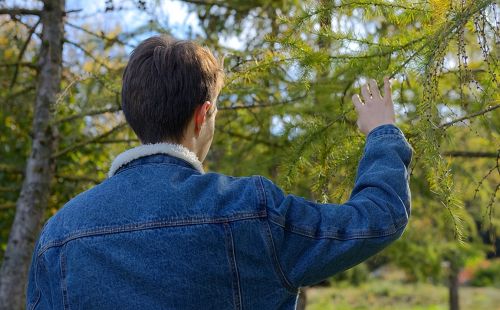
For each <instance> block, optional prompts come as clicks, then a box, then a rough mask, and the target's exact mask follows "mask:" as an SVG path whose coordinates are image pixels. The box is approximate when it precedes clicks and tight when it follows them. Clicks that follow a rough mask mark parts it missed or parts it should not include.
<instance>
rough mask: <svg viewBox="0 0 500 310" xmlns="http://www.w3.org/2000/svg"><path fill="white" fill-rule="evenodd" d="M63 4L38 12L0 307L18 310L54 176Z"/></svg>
mask: <svg viewBox="0 0 500 310" xmlns="http://www.w3.org/2000/svg"><path fill="white" fill-rule="evenodd" d="M64 2H65V0H45V1H44V8H43V10H42V12H41V22H42V26H43V28H42V44H41V48H40V61H39V67H40V72H39V76H38V81H37V90H36V99H35V111H34V116H33V128H32V131H33V134H32V137H33V140H32V148H31V154H30V156H29V158H28V160H27V163H26V170H25V179H24V182H23V185H22V188H21V193H20V195H19V198H18V200H17V203H16V215H15V218H14V223H13V225H12V228H11V231H10V235H9V241H8V244H7V249H6V251H5V256H4V261H3V264H2V268H1V269H0V308H1V309H16V310H17V309H22V308H24V303H25V291H26V282H27V276H28V269H29V265H30V262H31V256H32V253H33V247H34V243H35V240H36V238H37V236H38V233H39V231H40V227H41V223H42V220H43V215H44V211H45V210H46V206H47V200H48V197H49V189H50V181H51V179H52V175H53V173H54V163H53V160H51V155H52V153H53V152H54V149H55V147H56V141H57V135H56V129H55V127H53V126H52V125H51V121H52V110H53V108H54V106H55V103H56V98H57V94H58V93H59V91H60V84H61V70H62V44H63V36H64V22H63V17H64V5H65V3H64Z"/></svg>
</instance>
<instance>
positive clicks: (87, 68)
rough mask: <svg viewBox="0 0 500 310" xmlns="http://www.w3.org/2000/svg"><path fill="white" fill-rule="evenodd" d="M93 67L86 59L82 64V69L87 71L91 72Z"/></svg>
mask: <svg viewBox="0 0 500 310" xmlns="http://www.w3.org/2000/svg"><path fill="white" fill-rule="evenodd" d="M93 69H94V64H93V63H92V62H90V61H87V62H85V63H84V64H83V70H84V71H87V72H92V70H93Z"/></svg>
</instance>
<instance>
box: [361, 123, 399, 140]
mask: <svg viewBox="0 0 500 310" xmlns="http://www.w3.org/2000/svg"><path fill="white" fill-rule="evenodd" d="M383 135H398V136H401V137H403V138H404V134H403V132H402V131H401V129H399V128H398V127H396V125H393V124H385V125H380V126H378V127H375V128H374V129H372V130H371V131H370V132H369V133H368V136H367V137H366V140H367V141H369V140H373V139H374V138H375V137H379V136H383Z"/></svg>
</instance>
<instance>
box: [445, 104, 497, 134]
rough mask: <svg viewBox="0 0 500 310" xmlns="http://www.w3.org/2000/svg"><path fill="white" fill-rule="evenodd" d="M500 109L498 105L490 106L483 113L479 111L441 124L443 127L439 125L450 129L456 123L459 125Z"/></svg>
mask: <svg viewBox="0 0 500 310" xmlns="http://www.w3.org/2000/svg"><path fill="white" fill-rule="evenodd" d="M498 108H500V104H497V105H494V106H489V107H488V108H487V109H484V110H481V111H478V112H476V113H472V114H469V115H465V116H464V117H460V118H457V119H454V120H452V121H450V122H447V123H444V124H441V125H439V127H438V128H447V127H450V126H451V125H453V124H455V123H458V122H461V121H465V120H467V119H471V118H474V117H478V116H481V115H484V114H486V113H488V112H491V111H493V110H496V109H498Z"/></svg>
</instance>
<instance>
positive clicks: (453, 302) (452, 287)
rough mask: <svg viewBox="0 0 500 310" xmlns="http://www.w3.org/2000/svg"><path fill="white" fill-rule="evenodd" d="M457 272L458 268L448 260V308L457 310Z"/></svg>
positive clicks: (458, 307) (458, 304) (458, 306)
mask: <svg viewBox="0 0 500 310" xmlns="http://www.w3.org/2000/svg"><path fill="white" fill-rule="evenodd" d="M458 273H459V268H458V266H456V265H455V263H454V262H453V259H452V260H451V262H450V275H449V277H448V280H449V283H448V292H449V306H450V310H459V309H460V303H459V298H458Z"/></svg>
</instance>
